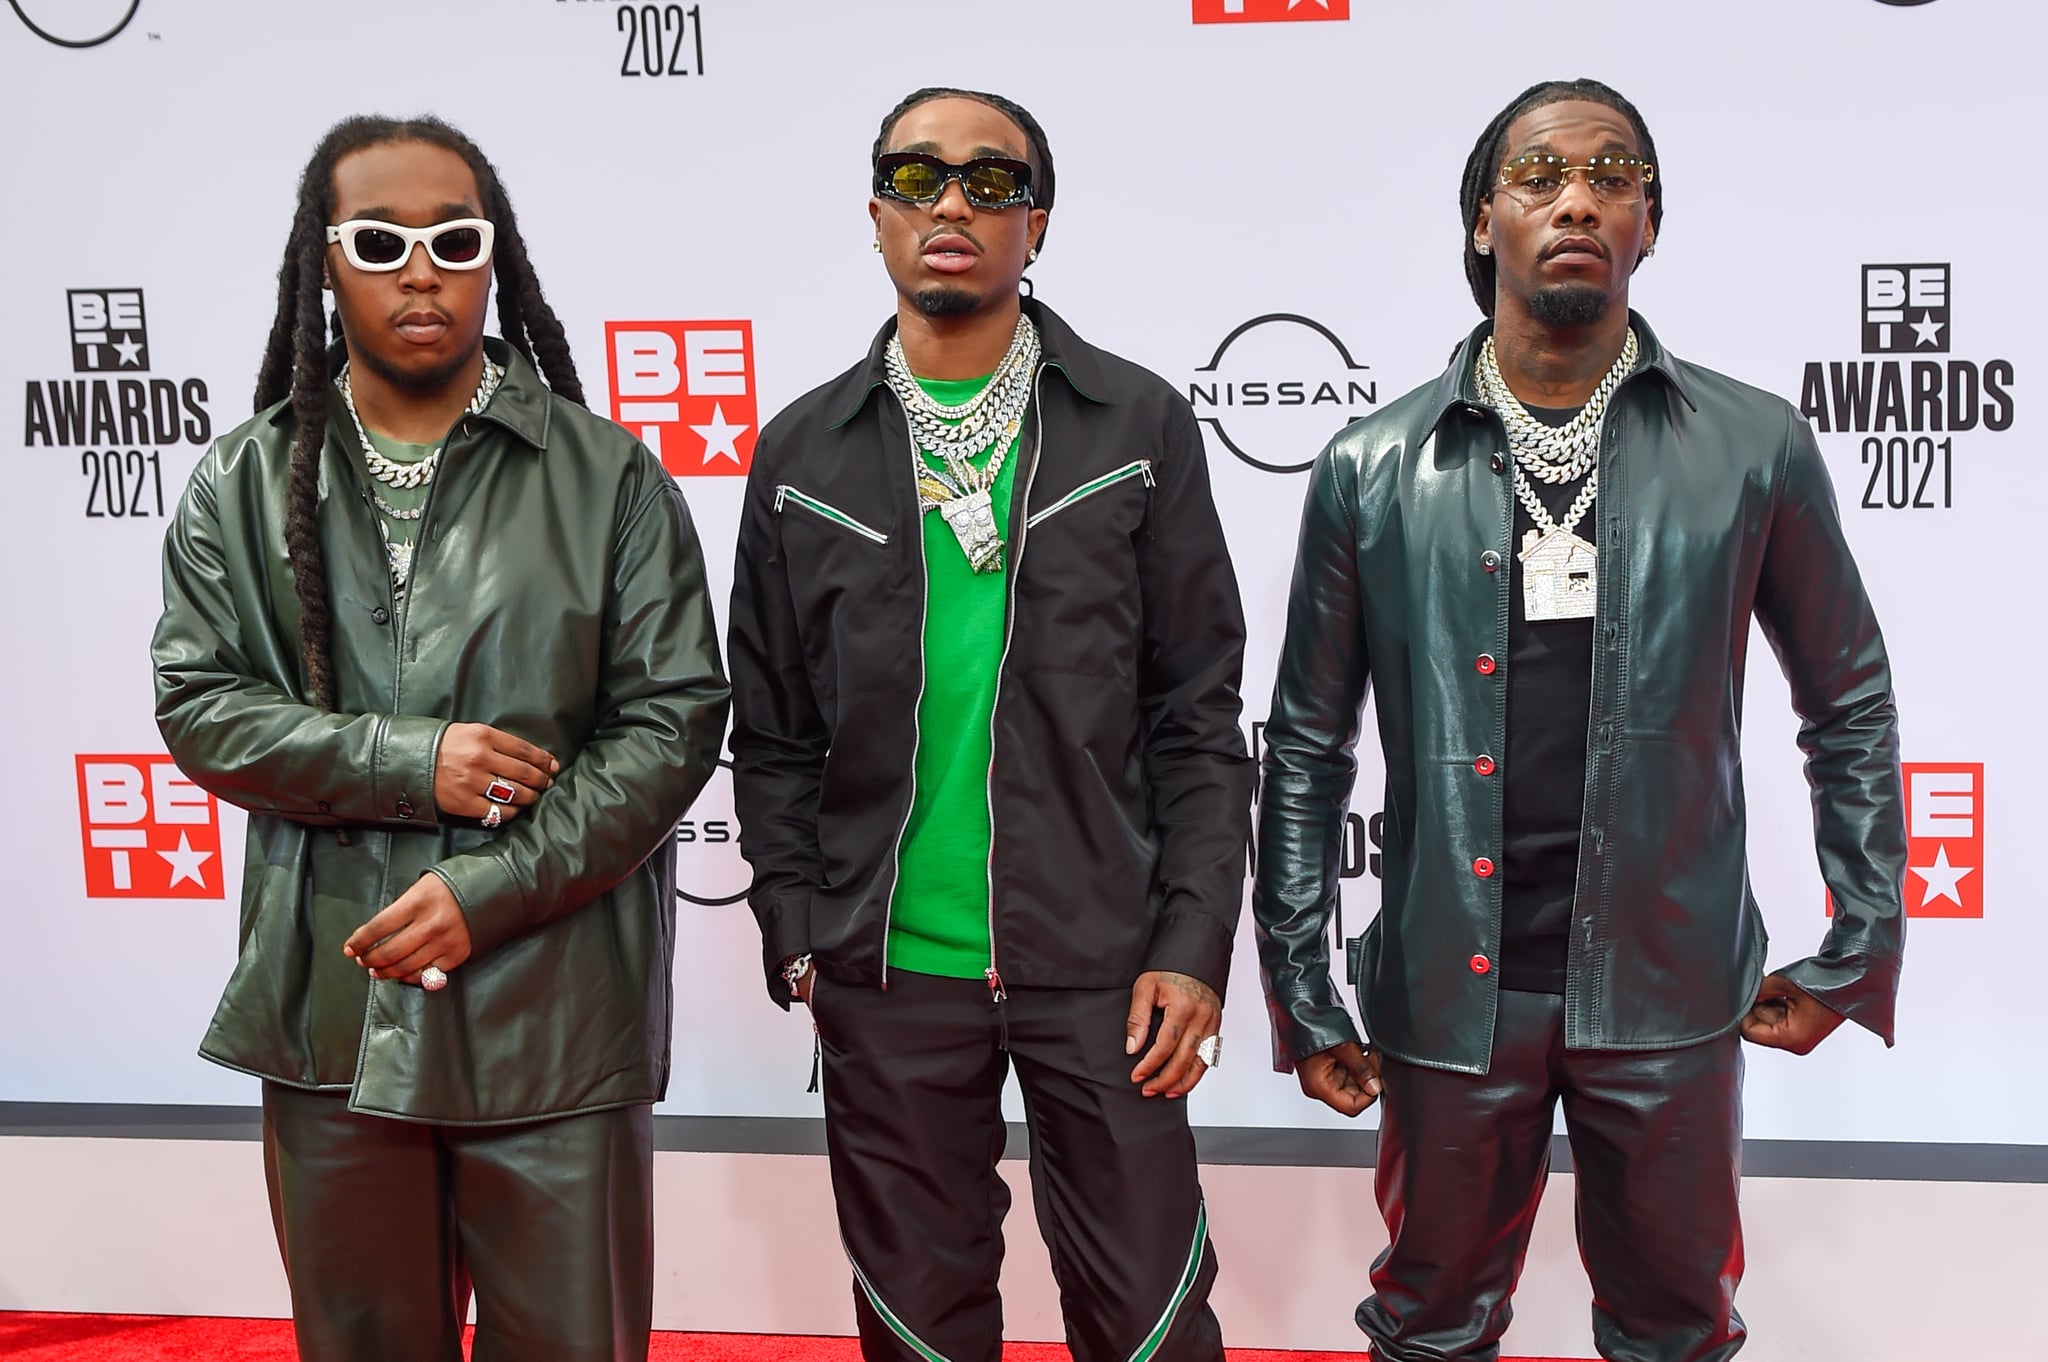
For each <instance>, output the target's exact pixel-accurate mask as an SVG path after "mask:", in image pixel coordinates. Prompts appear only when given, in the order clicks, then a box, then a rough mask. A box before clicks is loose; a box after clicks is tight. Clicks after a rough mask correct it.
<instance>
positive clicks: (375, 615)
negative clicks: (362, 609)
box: [370, 605, 391, 624]
mask: <svg viewBox="0 0 2048 1362" xmlns="http://www.w3.org/2000/svg"><path fill="white" fill-rule="evenodd" d="M390 621H391V612H390V611H389V610H386V609H385V608H384V607H383V606H381V605H380V606H378V607H377V608H376V609H375V610H372V611H371V612H370V622H371V623H372V624H388V623H390Z"/></svg>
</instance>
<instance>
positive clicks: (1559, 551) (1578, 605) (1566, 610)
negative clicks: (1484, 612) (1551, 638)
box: [1520, 527, 1600, 622]
mask: <svg viewBox="0 0 2048 1362" xmlns="http://www.w3.org/2000/svg"><path fill="white" fill-rule="evenodd" d="M1599 557H1600V553H1599V550H1597V549H1595V548H1594V547H1593V546H1592V545H1591V544H1589V543H1587V542H1586V541H1585V540H1583V539H1581V538H1579V537H1578V536H1577V535H1575V534H1573V533H1572V532H1571V531H1569V530H1566V529H1564V528H1562V527H1558V528H1553V529H1552V530H1551V531H1550V533H1549V534H1539V533H1538V532H1537V531H1535V530H1530V531H1529V532H1528V533H1526V534H1524V535H1523V536H1522V552H1521V554H1520V559H1521V564H1522V613H1523V615H1524V616H1525V617H1527V618H1528V619H1529V620H1531V621H1539V622H1540V621H1543V620H1589V619H1591V618H1593V607H1594V604H1595V602H1596V600H1597V598H1598V596H1599V582H1600V578H1599V568H1598V563H1599Z"/></svg>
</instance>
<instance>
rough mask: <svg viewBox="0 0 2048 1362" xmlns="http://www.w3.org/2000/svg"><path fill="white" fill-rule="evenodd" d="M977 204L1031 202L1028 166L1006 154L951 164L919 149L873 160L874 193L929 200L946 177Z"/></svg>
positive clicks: (1002, 205) (942, 188)
mask: <svg viewBox="0 0 2048 1362" xmlns="http://www.w3.org/2000/svg"><path fill="white" fill-rule="evenodd" d="M948 180H958V181H960V192H961V193H963V194H965V195H966V196H967V201H968V202H969V203H970V204H973V205H974V206H975V207H976V208H1015V207H1017V206H1018V205H1019V204H1024V203H1029V202H1031V167H1030V166H1029V165H1027V164H1025V163H1024V162H1023V161H1013V160H1011V159H1010V158H1009V157H1007V156H977V157H975V158H974V159H973V160H971V161H969V162H967V163H966V164H965V165H957V166H956V165H952V164H950V163H948V162H945V161H941V160H940V159H939V158H938V157H936V156H927V155H925V154H924V153H923V152H921V151H892V152H888V153H886V154H885V155H883V156H881V157H879V158H877V159H876V161H875V193H877V194H879V195H881V196H882V197H883V198H885V199H897V200H899V201H901V202H903V203H930V202H931V201H932V200H933V199H936V198H937V197H939V195H941V194H943V193H945V192H946V181H948Z"/></svg>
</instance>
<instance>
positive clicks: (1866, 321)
mask: <svg viewBox="0 0 2048 1362" xmlns="http://www.w3.org/2000/svg"><path fill="white" fill-rule="evenodd" d="M1948 269H1949V267H1948V266H1947V265H1865V266H1864V267H1863V353H1864V354H1866V355H1885V354H1897V353H1900V352H1917V351H1921V350H1930V351H1934V352H1936V353H1940V354H1946V353H1947V352H1948V321H1949V317H1948V282H1949V279H1948Z"/></svg>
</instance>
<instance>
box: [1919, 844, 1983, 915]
mask: <svg viewBox="0 0 2048 1362" xmlns="http://www.w3.org/2000/svg"><path fill="white" fill-rule="evenodd" d="M1906 868H1907V869H1908V870H1911V871H1912V872H1913V873H1914V874H1915V875H1918V876H1919V877H1920V878H1921V879H1922V880H1925V881H1926V882H1927V892H1926V893H1925V894H1923V895H1922V896H1921V898H1920V906H1921V907H1922V908H1925V907H1927V906H1928V905H1929V904H1931V903H1933V902H1934V901H1935V900H1936V899H1947V900H1948V901H1949V902H1951V903H1953V904H1955V906H1956V907H1958V908H1960V907H1962V906H1963V895H1962V889H1961V885H1962V880H1963V876H1965V875H1974V874H1976V873H1977V867H1976V866H1973V865H1950V864H1949V863H1948V848H1947V847H1946V846H1937V847H1936V848H1935V849H1934V863H1933V864H1932V865H1912V866H1908V867H1906Z"/></svg>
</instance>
